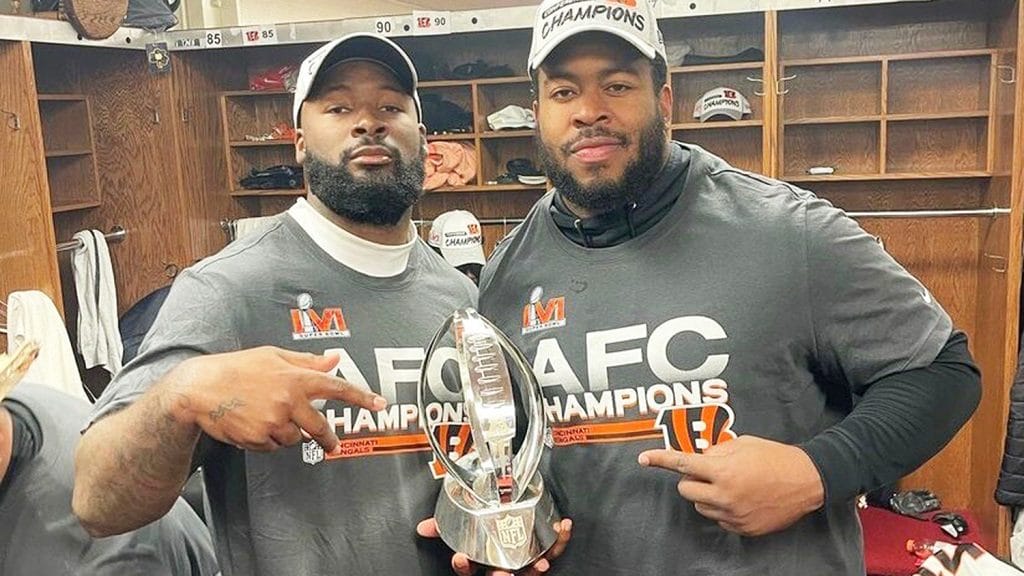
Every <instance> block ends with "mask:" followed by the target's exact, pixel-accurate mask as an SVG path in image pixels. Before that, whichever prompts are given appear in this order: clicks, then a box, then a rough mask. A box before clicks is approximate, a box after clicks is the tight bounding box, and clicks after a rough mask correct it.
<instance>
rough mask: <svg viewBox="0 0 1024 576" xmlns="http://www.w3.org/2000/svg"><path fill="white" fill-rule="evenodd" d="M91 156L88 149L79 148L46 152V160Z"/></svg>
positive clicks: (90, 151)
mask: <svg viewBox="0 0 1024 576" xmlns="http://www.w3.org/2000/svg"><path fill="white" fill-rule="evenodd" d="M90 154H92V150H91V149H89V148H79V149H75V150H47V151H46V157H47V158H61V157H63V156H88V155H90Z"/></svg>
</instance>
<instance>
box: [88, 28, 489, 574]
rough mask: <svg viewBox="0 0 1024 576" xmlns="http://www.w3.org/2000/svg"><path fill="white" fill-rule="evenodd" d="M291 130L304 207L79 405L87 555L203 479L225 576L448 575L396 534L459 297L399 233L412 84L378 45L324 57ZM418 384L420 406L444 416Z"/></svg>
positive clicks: (315, 64)
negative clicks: (428, 354)
mask: <svg viewBox="0 0 1024 576" xmlns="http://www.w3.org/2000/svg"><path fill="white" fill-rule="evenodd" d="M294 120H295V125H296V128H297V136H296V141H295V155H296V159H297V160H298V162H300V163H302V164H303V166H304V168H305V174H306V177H307V181H308V182H309V189H310V194H309V195H308V197H307V198H305V199H302V200H299V201H298V202H297V203H296V204H295V205H294V206H293V207H292V208H291V209H290V210H288V211H287V212H286V213H285V214H283V215H281V216H279V217H277V218H276V219H275V220H274V221H273V222H271V223H269V224H268V225H267V226H266V227H264V228H263V229H262V230H261V231H260V232H259V233H258V234H253V235H251V236H247V237H245V238H243V239H241V240H238V241H235V242H233V243H232V244H231V245H229V246H228V247H227V248H225V249H224V250H222V251H221V252H220V253H219V254H216V255H214V256H212V257H210V258H207V259H205V260H203V261H202V262H201V263H199V264H197V265H196V266H194V267H192V268H190V269H188V270H186V271H185V272H184V273H183V274H182V275H181V276H179V277H178V279H177V280H176V282H175V283H174V286H173V288H172V290H171V293H170V295H169V296H168V298H167V301H166V303H165V304H164V306H163V308H162V309H161V311H160V315H159V317H158V318H157V320H156V323H155V324H154V326H153V328H152V330H151V331H150V332H149V334H148V336H147V337H146V340H145V342H144V343H143V345H142V348H141V350H140V354H139V357H138V358H137V359H136V360H135V361H133V362H132V363H131V364H130V365H129V366H127V367H126V368H125V370H124V371H123V372H121V373H120V374H119V375H118V377H117V379H115V380H114V381H113V382H112V383H111V384H110V386H109V387H108V388H107V390H106V391H105V392H104V394H103V396H102V397H101V398H100V399H99V401H98V403H97V405H96V408H95V411H94V413H93V415H92V425H91V427H90V428H89V429H88V430H87V431H86V432H85V435H84V437H83V439H82V444H81V447H80V448H79V450H78V454H77V482H76V486H75V497H74V508H75V512H76V514H77V515H78V517H79V518H80V519H81V521H82V523H83V524H84V525H85V526H86V527H87V528H88V529H89V531H90V532H92V533H93V534H96V535H107V534H115V533H119V532H123V531H125V530H129V529H132V528H134V527H136V526H140V525H143V524H145V523H147V522H149V521H151V520H152V519H154V518H157V517H159V516H160V515H162V514H163V513H164V512H165V511H166V509H167V508H168V507H169V506H170V503H171V502H173V501H174V497H176V495H177V493H178V491H179V490H180V489H181V486H182V484H183V483H184V481H185V479H186V478H187V476H188V474H189V471H190V470H191V469H192V468H193V466H195V465H199V464H202V467H203V472H204V478H205V485H206V491H207V496H208V499H209V503H210V508H211V519H212V524H213V533H214V540H215V544H216V547H217V551H218V556H219V559H220V562H221V567H222V569H223V571H224V574H225V576H241V575H247V576H248V575H256V574H266V575H271V574H273V575H285V574H288V575H291V574H295V575H299V574H302V575H319V574H324V575H326V574H441V573H445V572H446V571H448V570H449V567H448V566H449V558H448V555H447V554H444V553H442V552H441V551H440V549H439V548H440V547H439V546H434V545H433V543H426V542H423V541H422V540H420V539H418V538H417V537H416V535H415V533H414V531H413V528H414V526H415V524H416V522H417V521H418V520H421V519H422V518H423V517H425V516H428V515H430V513H431V511H432V510H433V507H434V504H435V502H436V500H437V494H438V490H439V487H440V484H439V482H438V481H437V479H435V478H434V477H433V475H432V473H431V468H430V465H429V457H428V456H429V454H430V452H429V450H430V448H429V444H428V442H427V439H426V437H425V436H424V435H423V431H422V430H421V428H420V426H419V422H420V414H419V412H418V409H417V401H416V399H417V385H416V384H417V382H418V380H419V365H420V364H421V363H422V361H423V355H424V345H425V343H427V342H429V341H430V339H431V337H432V336H433V334H434V332H435V331H436V329H437V327H438V326H439V325H440V324H441V322H442V321H443V320H444V318H445V317H446V316H447V315H448V314H449V313H450V312H451V311H452V310H453V309H455V308H462V307H467V306H473V305H475V302H476V287H475V286H474V285H473V284H472V283H471V282H470V281H469V280H468V279H466V278H465V277H464V276H463V275H461V274H459V273H458V272H457V271H456V270H454V269H452V267H451V266H449V265H448V264H447V263H445V262H444V260H443V259H442V258H441V257H439V256H438V255H436V254H435V253H434V252H433V251H432V250H431V249H430V248H429V247H428V246H427V245H426V244H425V243H424V242H423V241H422V240H420V239H419V237H418V235H417V234H416V231H415V227H414V226H413V224H412V221H411V213H412V208H413V206H414V204H415V203H416V202H417V200H418V199H419V197H420V195H421V194H422V187H421V185H422V182H423V165H424V156H425V154H426V139H425V130H424V128H423V125H422V124H421V123H420V107H419V99H418V97H417V94H416V71H415V69H414V68H413V66H412V63H411V62H410V60H409V58H408V57H407V56H406V55H405V53H404V52H402V50H401V49H400V48H399V47H398V46H397V45H395V44H394V43H392V42H391V41H389V40H387V39H385V38H382V37H378V36H373V35H368V34H356V35H351V36H346V37H344V38H341V39H339V40H336V41H334V42H331V43H329V44H327V45H325V46H323V47H322V48H320V49H319V50H317V51H315V52H314V53H313V54H312V55H310V56H309V57H308V58H307V59H306V60H305V61H304V62H303V64H302V66H301V68H300V71H299V78H298V81H297V87H296V92H295V106H294ZM453 353H454V352H453ZM437 372H438V373H439V372H440V370H439V369H438V370H437ZM438 380H439V378H438ZM431 382H432V384H431V386H430V389H429V390H428V398H427V403H428V404H429V405H430V406H432V407H434V408H436V409H437V410H438V413H444V414H451V413H461V406H460V398H459V396H458V395H457V394H455V393H452V392H451V391H450V390H448V389H447V388H446V387H445V386H444V385H443V384H440V383H439V382H434V380H431ZM427 417H429V416H427Z"/></svg>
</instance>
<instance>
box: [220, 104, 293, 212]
mask: <svg viewBox="0 0 1024 576" xmlns="http://www.w3.org/2000/svg"><path fill="white" fill-rule="evenodd" d="M219 102H220V113H221V122H222V126H223V135H222V137H223V142H224V151H225V162H226V165H227V177H228V182H227V186H228V194H229V195H230V196H232V197H239V198H245V197H263V196H282V195H290V194H285V192H291V193H294V192H295V190H270V191H268V190H247V189H245V188H242V187H241V184H240V183H239V181H240V180H241V179H242V178H244V177H246V176H247V175H249V174H250V173H251V172H252V171H253V170H262V169H266V168H270V167H272V166H278V165H295V150H294V142H293V141H291V140H261V141H253V140H247V139H246V136H261V135H263V134H267V133H269V132H271V131H272V130H273V129H274V127H275V126H277V125H279V124H285V125H287V126H289V127H291V126H292V93H291V92H287V91H284V90H266V91H252V90H228V91H222V92H220V93H219ZM299 191H300V192H301V191H302V189H299ZM291 195H293V194H291Z"/></svg>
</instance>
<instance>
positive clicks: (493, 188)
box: [427, 184, 547, 194]
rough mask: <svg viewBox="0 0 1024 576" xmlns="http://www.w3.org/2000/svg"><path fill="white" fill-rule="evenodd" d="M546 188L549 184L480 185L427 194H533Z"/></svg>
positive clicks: (450, 188) (442, 189) (451, 187)
mask: <svg viewBox="0 0 1024 576" xmlns="http://www.w3.org/2000/svg"><path fill="white" fill-rule="evenodd" d="M545 188H547V184H538V185H536V186H530V185H528V184H480V185H467V186H444V187H442V188H435V189H434V190H429V191H428V192H427V194H433V193H434V192H442V193H444V192H525V191H531V192H532V191H535V190H544V189H545Z"/></svg>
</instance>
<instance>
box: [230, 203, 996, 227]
mask: <svg viewBox="0 0 1024 576" xmlns="http://www.w3.org/2000/svg"><path fill="white" fill-rule="evenodd" d="M1008 214H1010V209H1009V208H976V209H969V210H881V211H853V212H847V213H846V215H847V216H849V217H850V218H961V217H964V216H989V217H992V218H995V217H996V216H1006V215H1008ZM234 222H235V221H234V220H228V219H225V220H221V221H220V226H221V228H223V229H224V230H225V231H229V230H230V229H231V225H232V224H234ZM479 222H480V224H481V225H498V224H501V225H508V224H522V223H523V219H522V218H484V219H482V220H480V221H479ZM412 223H413V224H415V225H417V226H427V225H430V224H432V223H433V220H413V221H412Z"/></svg>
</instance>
